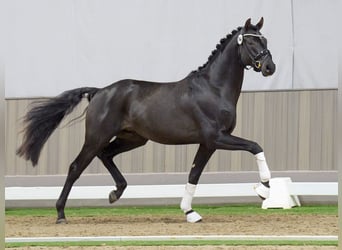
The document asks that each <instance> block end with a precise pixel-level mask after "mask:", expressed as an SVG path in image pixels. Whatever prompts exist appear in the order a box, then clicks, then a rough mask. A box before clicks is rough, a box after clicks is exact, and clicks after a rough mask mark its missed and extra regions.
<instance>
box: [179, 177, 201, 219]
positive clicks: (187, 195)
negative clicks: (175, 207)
mask: <svg viewBox="0 0 342 250" xmlns="http://www.w3.org/2000/svg"><path fill="white" fill-rule="evenodd" d="M195 190H196V185H194V184H190V183H187V184H186V186H185V191H184V196H183V199H182V201H181V204H180V208H181V209H182V210H183V212H184V213H185V215H186V220H187V222H191V223H195V222H199V221H201V220H202V217H201V216H200V215H199V214H198V213H197V212H195V211H193V210H192V208H191V202H192V198H193V197H194V194H195Z"/></svg>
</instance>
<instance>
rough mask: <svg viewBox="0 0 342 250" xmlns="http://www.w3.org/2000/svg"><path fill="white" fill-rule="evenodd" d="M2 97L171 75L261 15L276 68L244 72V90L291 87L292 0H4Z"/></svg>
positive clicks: (171, 78) (183, 73)
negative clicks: (5, 39)
mask: <svg viewBox="0 0 342 250" xmlns="http://www.w3.org/2000/svg"><path fill="white" fill-rule="evenodd" d="M6 4H7V8H8V12H7V15H8V16H7V19H8V26H7V28H8V30H7V37H8V39H9V40H8V41H9V42H8V50H7V52H8V53H7V57H6V65H7V68H6V96H7V97H36V96H54V95H57V94H59V93H60V92H62V91H64V90H66V89H70V88H76V87H80V86H85V85H89V86H98V87H103V86H105V85H108V84H110V83H112V82H114V81H117V80H120V79H122V78H136V79H145V80H151V81H175V80H180V79H182V78H183V77H185V76H186V75H187V74H188V73H189V72H190V71H192V70H194V69H196V68H197V67H198V66H200V65H202V64H203V63H205V62H206V60H207V58H208V56H209V55H210V53H211V51H212V50H213V49H214V48H215V45H216V44H217V43H218V41H219V40H220V39H221V38H222V37H224V36H225V35H226V34H228V33H230V32H231V31H232V30H233V29H235V28H237V27H238V26H241V25H243V24H244V22H245V20H246V19H247V18H248V17H252V19H253V21H254V23H255V22H257V21H258V20H259V18H260V17H261V16H264V17H265V25H264V30H263V32H264V34H265V35H266V36H267V37H268V39H269V46H270V49H271V51H272V52H273V55H274V59H275V61H276V63H277V66H278V68H279V69H280V70H279V71H278V72H279V73H278V72H277V74H276V75H274V76H273V77H272V78H269V79H265V78H262V77H261V76H258V75H257V74H255V73H254V72H248V73H247V74H246V81H245V85H244V89H249V90H251V89H253V90H254V89H279V88H282V89H284V88H288V87H290V86H289V84H290V81H289V80H290V79H291V74H290V73H289V72H288V71H289V67H288V66H287V65H288V64H289V63H290V62H291V58H290V57H291V54H292V52H291V51H290V50H289V42H290V41H291V39H292V38H291V36H289V34H291V29H290V28H291V25H290V14H289V11H290V2H289V1H281V2H279V3H273V1H267V0H259V1H250V0H243V1H232V0H230V1H227V0H213V1H205V0H188V1H180V0H176V1H174V0H164V1H157V0H150V1H139V0H130V1H108V0H107V1H90V0H82V1H80V0H74V1H66V0H60V1H43V0H32V1H20V0H14V1H8V2H6Z"/></svg>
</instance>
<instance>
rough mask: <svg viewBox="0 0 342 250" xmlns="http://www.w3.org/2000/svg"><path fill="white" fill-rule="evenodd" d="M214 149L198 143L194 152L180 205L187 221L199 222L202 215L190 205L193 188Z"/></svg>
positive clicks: (193, 192) (194, 188)
mask: <svg viewBox="0 0 342 250" xmlns="http://www.w3.org/2000/svg"><path fill="white" fill-rule="evenodd" d="M214 151H215V150H212V149H207V148H206V147H205V146H204V145H200V146H199V149H198V151H197V153H196V156H195V159H194V162H193V164H192V168H191V171H190V174H189V179H188V183H187V184H186V186H185V191H184V196H183V199H182V201H181V204H180V207H181V209H182V210H183V212H184V213H185V215H186V219H187V221H188V222H192V223H195V222H199V221H201V220H202V217H201V216H200V215H199V214H198V213H197V212H195V211H194V210H193V209H192V207H191V203H192V198H193V197H194V194H195V190H196V186H197V183H198V181H199V178H200V176H201V174H202V172H203V169H204V167H205V165H206V164H207V162H208V160H209V158H210V157H211V155H212V154H213V153H214Z"/></svg>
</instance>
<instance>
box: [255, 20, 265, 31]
mask: <svg viewBox="0 0 342 250" xmlns="http://www.w3.org/2000/svg"><path fill="white" fill-rule="evenodd" d="M263 25H264V18H263V17H261V18H260V21H259V22H258V23H257V25H256V26H257V28H258V30H261V28H262V26H263Z"/></svg>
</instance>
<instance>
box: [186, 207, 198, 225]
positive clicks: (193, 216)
mask: <svg viewBox="0 0 342 250" xmlns="http://www.w3.org/2000/svg"><path fill="white" fill-rule="evenodd" d="M185 215H186V221H187V222H190V223H197V222H201V221H202V217H201V216H200V215H199V214H198V213H197V212H195V211H193V210H190V211H189V212H186V213H185Z"/></svg>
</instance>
